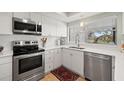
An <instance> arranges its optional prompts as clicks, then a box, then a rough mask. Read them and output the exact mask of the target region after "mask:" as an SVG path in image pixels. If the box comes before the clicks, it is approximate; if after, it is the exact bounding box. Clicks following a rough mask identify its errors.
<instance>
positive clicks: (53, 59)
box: [45, 49, 62, 73]
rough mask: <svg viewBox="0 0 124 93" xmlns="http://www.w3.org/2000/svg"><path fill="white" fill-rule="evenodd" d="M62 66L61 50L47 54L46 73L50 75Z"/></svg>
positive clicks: (53, 50)
mask: <svg viewBox="0 0 124 93" xmlns="http://www.w3.org/2000/svg"><path fill="white" fill-rule="evenodd" d="M61 65H62V63H61V49H52V50H47V51H46V53H45V73H48V72H50V71H52V70H53V69H56V68H58V67H60V66H61Z"/></svg>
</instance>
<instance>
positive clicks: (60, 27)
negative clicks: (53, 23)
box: [57, 21, 67, 37]
mask: <svg viewBox="0 0 124 93" xmlns="http://www.w3.org/2000/svg"><path fill="white" fill-rule="evenodd" d="M57 36H60V37H67V24H66V23H64V22H61V21H58V22H57Z"/></svg>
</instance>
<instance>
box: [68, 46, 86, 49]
mask: <svg viewBox="0 0 124 93" xmlns="http://www.w3.org/2000/svg"><path fill="white" fill-rule="evenodd" d="M69 48H75V49H84V48H81V47H74V46H71V47H69Z"/></svg>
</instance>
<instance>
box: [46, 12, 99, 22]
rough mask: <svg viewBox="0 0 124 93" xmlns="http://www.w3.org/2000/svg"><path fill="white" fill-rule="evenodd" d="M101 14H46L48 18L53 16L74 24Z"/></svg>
mask: <svg viewBox="0 0 124 93" xmlns="http://www.w3.org/2000/svg"><path fill="white" fill-rule="evenodd" d="M100 13H101V12H44V14H45V15H47V16H52V17H54V18H56V19H58V20H61V21H65V22H72V21H76V20H79V19H83V18H87V17H90V16H94V15H97V14H100Z"/></svg>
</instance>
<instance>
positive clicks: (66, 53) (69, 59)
mask: <svg viewBox="0 0 124 93" xmlns="http://www.w3.org/2000/svg"><path fill="white" fill-rule="evenodd" d="M62 53H63V57H62V58H63V66H65V67H67V68H68V69H70V70H72V71H74V72H75V73H78V74H80V75H81V76H84V58H83V52H81V51H76V50H72V49H63V52H62Z"/></svg>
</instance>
